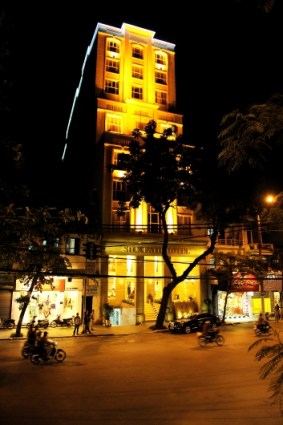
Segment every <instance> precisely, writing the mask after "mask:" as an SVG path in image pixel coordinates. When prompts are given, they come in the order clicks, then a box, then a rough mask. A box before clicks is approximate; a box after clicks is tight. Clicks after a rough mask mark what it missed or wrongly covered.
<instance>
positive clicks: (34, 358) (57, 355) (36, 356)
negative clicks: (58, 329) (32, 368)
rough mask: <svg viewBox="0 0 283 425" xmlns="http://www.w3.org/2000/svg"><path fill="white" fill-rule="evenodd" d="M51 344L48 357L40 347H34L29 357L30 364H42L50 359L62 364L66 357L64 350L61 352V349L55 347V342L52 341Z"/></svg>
mask: <svg viewBox="0 0 283 425" xmlns="http://www.w3.org/2000/svg"><path fill="white" fill-rule="evenodd" d="M53 344H54V347H53V349H52V351H51V353H50V355H49V356H46V352H45V350H43V348H42V347H40V346H39V347H34V348H33V351H32V354H31V355H30V361H31V362H32V364H36V365H38V364H43V363H46V362H47V361H48V360H52V359H55V360H56V361H57V362H58V363H62V362H63V361H64V360H65V358H66V357H67V354H66V352H65V351H64V350H62V348H58V347H57V345H58V343H57V341H53Z"/></svg>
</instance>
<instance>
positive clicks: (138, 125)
mask: <svg viewBox="0 0 283 425" xmlns="http://www.w3.org/2000/svg"><path fill="white" fill-rule="evenodd" d="M147 124H148V121H147V122H141V121H138V122H136V127H135V128H138V129H139V130H141V131H144V130H145V127H146V126H147Z"/></svg>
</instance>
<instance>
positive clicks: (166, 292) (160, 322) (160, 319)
mask: <svg viewBox="0 0 283 425" xmlns="http://www.w3.org/2000/svg"><path fill="white" fill-rule="evenodd" d="M175 286H176V284H174V283H173V282H171V283H169V284H168V285H167V286H165V287H164V288H163V297H162V300H161V304H160V309H159V312H158V316H157V319H156V323H155V325H154V329H164V328H165V326H164V319H165V315H166V311H167V306H168V301H169V297H170V295H171V292H172V291H173V289H174V288H175Z"/></svg>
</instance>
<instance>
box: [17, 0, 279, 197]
mask: <svg viewBox="0 0 283 425" xmlns="http://www.w3.org/2000/svg"><path fill="white" fill-rule="evenodd" d="M255 3H256V2H255V1H253V0H250V1H249V0H245V1H239V0H224V1H220V0H207V1H206V0H203V1H199V0H196V1H194V2H193V1H189V2H183V1H182V2H181V1H177V2H173V3H172V7H176V9H173V8H170V7H168V6H166V7H165V6H164V7H162V9H161V10H158V8H157V7H156V6H154V2H152V1H151V2H147V1H145V2H143V3H142V4H143V8H144V9H143V12H142V13H139V11H138V10H137V6H136V4H135V2H133V3H132V4H133V6H132V7H131V6H127V7H126V6H123V7H122V6H118V4H117V3H114V2H113V4H112V2H110V3H109V2H108V3H107V6H106V7H105V9H104V8H103V2H100V4H99V6H97V2H89V1H88V2H84V1H76V0H74V1H73V2H70V5H69V2H68V3H67V4H68V6H66V7H65V8H64V7H62V6H61V4H60V3H59V2H52V1H50V2H40V3H38V5H35V6H34V5H33V7H32V9H31V8H25V9H23V10H19V9H17V8H16V7H15V8H14V9H13V10H12V11H11V13H12V15H13V16H15V22H16V43H15V45H16V63H17V84H18V97H19V102H18V106H19V110H20V121H19V128H20V134H21V135H22V136H21V137H22V139H23V140H22V142H23V143H24V145H25V149H26V154H27V161H28V162H27V163H28V164H29V169H30V171H31V175H32V176H33V177H32V181H33V182H36V186H39V187H42V189H43V190H44V191H48V190H50V186H51V182H52V181H53V180H54V178H53V177H54V175H55V170H56V168H57V167H58V165H60V157H61V154H62V149H63V146H64V143H65V131H66V127H67V122H68V118H69V113H70V110H71V107H72V102H73V98H74V93H75V90H76V88H77V86H78V83H79V78H80V73H81V67H82V63H83V60H84V57H85V53H86V49H87V46H88V45H89V43H90V41H91V38H92V35H93V32H94V30H95V27H96V24H97V23H98V22H102V23H104V24H109V25H112V26H117V27H119V28H120V27H121V25H122V23H123V22H126V23H129V24H132V25H137V26H141V27H144V28H147V29H150V30H153V31H155V32H156V34H155V37H156V38H158V39H161V40H165V41H169V42H172V43H175V44H176V49H175V51H176V70H177V108H178V112H179V113H181V114H183V115H184V126H185V128H184V131H185V134H186V137H188V139H189V141H190V143H192V144H200V145H207V144H210V143H215V142H216V137H217V134H218V130H219V123H220V120H221V117H222V116H223V115H224V114H226V113H228V112H231V111H232V110H233V109H235V108H238V107H239V108H243V107H245V106H248V105H249V104H251V103H254V102H259V103H264V102H265V101H266V100H267V98H268V97H269V96H270V95H271V94H273V93H274V92H281V93H283V60H282V45H283V44H282V41H283V25H282V23H283V7H282V2H281V0H277V3H276V4H275V6H274V8H273V10H272V11H271V12H269V13H268V14H263V13H262V12H260V11H259V9H258V8H257V7H256V6H255ZM279 3H280V4H279ZM45 4H46V6H45ZM84 4H85V5H84ZM105 4H106V3H105ZM119 4H120V5H121V4H122V3H121V2H119ZM139 4H141V3H137V5H139ZM159 4H160V5H162V3H159ZM39 5H40V6H39ZM58 5H60V6H58ZM111 5H112V6H111ZM96 6H97V7H99V9H97V7H96ZM153 6H154V7H153ZM123 9H124V10H123ZM43 177H44V178H43ZM44 181H47V183H44ZM49 182H50V184H49Z"/></svg>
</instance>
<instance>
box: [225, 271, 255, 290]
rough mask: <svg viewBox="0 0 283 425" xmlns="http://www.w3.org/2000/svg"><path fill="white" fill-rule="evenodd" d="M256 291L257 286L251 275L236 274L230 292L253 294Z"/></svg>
mask: <svg viewBox="0 0 283 425" xmlns="http://www.w3.org/2000/svg"><path fill="white" fill-rule="evenodd" d="M258 290H259V284H258V281H257V280H256V277H255V276H254V275H253V274H246V275H245V274H242V273H237V274H236V276H235V277H234V279H233V281H232V285H231V291H232V292H255V291H258Z"/></svg>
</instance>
